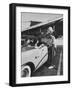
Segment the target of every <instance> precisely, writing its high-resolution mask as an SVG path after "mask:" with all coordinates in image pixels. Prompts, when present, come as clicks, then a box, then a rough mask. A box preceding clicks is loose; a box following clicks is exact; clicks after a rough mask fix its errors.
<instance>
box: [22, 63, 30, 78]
mask: <svg viewBox="0 0 72 90" xmlns="http://www.w3.org/2000/svg"><path fill="white" fill-rule="evenodd" d="M21 77H31V68H30V66H29V65H25V66H23V68H22V70H21Z"/></svg>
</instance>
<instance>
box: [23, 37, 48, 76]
mask: <svg viewBox="0 0 72 90" xmlns="http://www.w3.org/2000/svg"><path fill="white" fill-rule="evenodd" d="M22 41H23V40H22ZM22 44H23V43H22ZM47 60H48V48H47V46H46V45H44V44H42V43H39V41H38V40H35V39H28V38H27V40H26V41H25V39H24V44H23V45H22V48H21V77H30V76H31V75H32V72H35V71H36V70H37V69H38V68H39V67H40V66H42V65H43V64H44V63H45V62H46V61H47Z"/></svg>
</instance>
